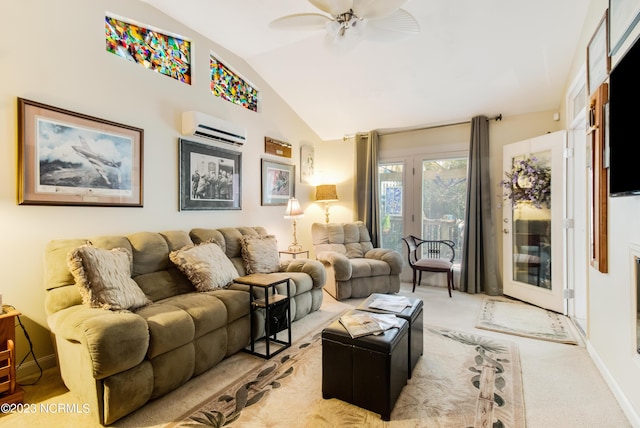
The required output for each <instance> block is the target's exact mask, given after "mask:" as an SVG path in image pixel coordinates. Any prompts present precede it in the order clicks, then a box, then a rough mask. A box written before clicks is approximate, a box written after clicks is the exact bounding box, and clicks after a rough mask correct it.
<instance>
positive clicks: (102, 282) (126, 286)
mask: <svg viewBox="0 0 640 428" xmlns="http://www.w3.org/2000/svg"><path fill="white" fill-rule="evenodd" d="M67 265H68V266H69V270H70V271H71V274H72V275H73V278H74V279H75V281H76V285H77V286H78V287H79V288H80V294H81V295H82V301H83V303H84V304H86V305H89V306H91V307H94V308H104V309H111V310H126V309H136V308H139V307H142V306H145V305H147V304H149V303H151V300H149V299H148V298H147V296H146V295H145V294H144V292H143V291H142V289H141V288H140V287H139V286H138V284H137V283H136V282H135V281H134V280H133V279H131V254H130V253H129V252H128V251H127V250H125V249H124V248H114V249H112V250H104V249H102V248H96V247H93V246H91V245H83V246H81V247H78V248H76V249H75V250H73V251H71V252H70V253H69V254H68V255H67Z"/></svg>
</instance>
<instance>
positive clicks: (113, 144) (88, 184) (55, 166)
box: [18, 98, 144, 207]
mask: <svg viewBox="0 0 640 428" xmlns="http://www.w3.org/2000/svg"><path fill="white" fill-rule="evenodd" d="M143 140H144V131H143V130H142V129H140V128H134V127H133V126H128V125H123V124H120V123H115V122H111V121H108V120H104V119H99V118H97V117H92V116H87V115H85V114H81V113H75V112H72V111H69V110H64V109H61V108H58V107H52V106H49V105H46V104H41V103H38V102H35V101H29V100H26V99H23V98H18V203H19V204H20V205H93V206H120V207H142V177H143V174H142V166H143V162H142V146H143Z"/></svg>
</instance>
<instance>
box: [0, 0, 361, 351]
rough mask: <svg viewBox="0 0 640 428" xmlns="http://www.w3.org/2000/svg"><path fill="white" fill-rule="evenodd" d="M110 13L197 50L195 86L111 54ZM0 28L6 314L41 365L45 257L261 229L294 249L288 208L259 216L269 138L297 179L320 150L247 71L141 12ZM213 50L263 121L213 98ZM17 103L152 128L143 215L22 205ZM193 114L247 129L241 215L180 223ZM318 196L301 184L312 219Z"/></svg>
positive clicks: (128, 7)
mask: <svg viewBox="0 0 640 428" xmlns="http://www.w3.org/2000/svg"><path fill="white" fill-rule="evenodd" d="M105 12H110V13H113V14H116V15H118V16H123V17H127V18H129V19H131V20H134V21H138V22H140V23H144V24H148V25H150V26H153V27H156V28H159V29H162V30H165V31H168V32H171V33H176V34H178V35H181V36H184V37H186V38H189V39H191V40H192V41H193V52H194V56H193V58H192V64H193V84H192V85H186V84H183V83H180V82H178V81H176V80H174V79H172V78H170V77H167V76H164V75H160V74H158V73H155V72H153V71H150V70H147V69H145V68H143V67H142V66H140V65H137V64H134V63H131V62H128V61H126V60H125V59H123V58H120V57H118V56H116V55H114V54H111V53H109V52H107V51H106V49H105V30H104V27H105V25H104V16H105ZM0 16H2V21H3V24H2V26H0V36H1V37H0V38H1V39H2V40H3V41H4V42H3V43H2V45H0V63H1V64H2V66H1V67H0V81H1V82H2V84H1V85H0V147H1V148H2V152H3V156H2V157H0V219H1V222H0V236H2V241H3V245H2V246H0V271H2V273H3V281H2V283H1V284H0V293H2V294H3V301H4V303H5V304H10V305H13V306H15V307H16V308H17V309H18V310H19V311H21V312H22V314H23V316H22V319H23V322H24V323H25V325H26V327H27V329H28V332H29V335H30V337H31V339H32V340H33V342H34V344H35V348H34V351H35V354H36V356H37V357H38V358H44V357H46V356H49V357H51V356H52V355H53V349H52V346H51V340H50V338H49V333H48V331H47V330H46V315H45V311H44V299H45V291H44V287H43V252H44V248H45V245H46V243H47V242H48V241H50V240H52V239H57V238H81V237H91V236H97V235H105V234H127V233H132V232H139V231H162V230H171V229H181V230H189V229H190V228H191V227H196V226H198V227H223V226H242V225H244V226H254V225H263V226H265V227H267V230H269V231H270V232H271V233H274V234H275V235H276V236H277V238H278V241H279V243H280V247H282V248H286V246H287V245H288V243H289V242H290V240H291V222H290V221H288V220H285V219H284V218H283V214H284V207H281V206H276V207H262V206H261V205H260V158H261V157H262V156H265V155H264V137H265V136H270V137H273V138H276V139H279V140H283V141H288V142H290V143H292V144H293V158H292V159H291V161H293V162H295V164H296V165H297V167H296V168H297V169H298V168H299V157H300V154H299V153H300V152H299V147H300V144H310V145H312V146H314V147H315V148H316V152H318V147H317V146H318V143H319V138H318V137H317V136H316V135H315V133H314V132H312V131H311V130H310V129H309V127H308V126H306V124H305V123H304V122H303V121H302V120H301V119H300V118H299V117H298V116H297V115H296V114H295V112H293V111H292V110H291V109H290V108H289V106H288V105H286V104H285V103H284V102H283V100H282V99H281V98H280V97H279V96H278V95H277V94H276V93H274V92H273V91H272V90H271V89H270V88H269V86H268V85H267V83H266V82H264V81H263V80H262V79H261V78H260V76H258V75H257V74H256V73H255V72H254V71H253V70H252V69H251V68H250V67H249V66H248V65H247V64H246V63H244V62H243V61H242V60H240V59H239V58H238V57H237V56H235V55H233V54H231V53H230V52H228V51H227V50H225V49H224V48H222V47H220V46H218V45H216V44H215V43H214V42H211V41H209V40H206V39H205V38H203V37H202V36H201V35H199V34H197V33H195V32H193V31H192V30H190V29H188V28H186V27H184V26H183V25H181V24H179V23H177V22H176V21H174V20H173V19H171V18H169V17H167V16H166V15H164V14H162V13H160V12H158V11H157V10H156V9H154V8H152V7H150V6H149V5H147V4H146V3H142V2H138V1H131V0H92V1H84V0H56V1H55V2H54V1H50V0H19V1H17V0H16V1H3V2H2V3H1V5H0ZM210 50H213V51H214V52H216V54H218V55H219V57H220V58H219V59H221V60H222V61H224V62H226V63H227V65H229V66H230V67H232V68H233V69H235V70H237V71H238V72H239V73H241V74H242V75H243V76H244V77H245V78H246V79H247V80H248V81H250V82H252V83H253V84H254V85H255V86H256V87H257V88H258V89H259V90H260V107H259V109H260V112H259V113H255V112H252V111H249V110H246V109H244V108H242V107H239V106H236V105H234V104H231V103H229V102H227V101H224V100H221V99H219V98H216V97H215V96H214V95H212V94H211V93H210V90H209V87H208V85H209V71H208V67H209V62H208V55H209V51H210ZM17 97H22V98H26V99H30V100H34V101H38V102H41V103H44V104H49V105H52V106H56V107H60V108H64V109H67V110H71V111H75V112H79V113H83V114H87V115H91V116H96V117H99V118H103V119H107V120H110V121H114V122H118V123H123V124H127V125H131V126H135V127H139V128H143V129H144V132H145V134H144V138H145V140H144V207H143V208H114V207H110V208H99V207H62V206H19V205H17V197H16V193H17V190H16V189H17V174H18V170H17V101H16V99H17ZM185 110H198V111H202V112H205V113H207V114H210V115H213V116H218V117H221V118H223V119H225V120H228V121H231V122H234V123H237V124H240V125H242V126H244V127H246V128H247V130H248V142H247V143H246V144H245V146H244V147H243V148H242V149H240V150H241V152H242V168H243V174H242V211H206V212H195V211H186V212H179V210H178V159H177V154H178V138H179V137H180V133H179V130H180V124H181V121H180V115H181V112H182V111H185ZM226 148H230V146H226ZM275 159H279V160H285V159H283V158H275ZM285 161H288V160H285ZM349 168H350V167H349ZM296 177H299V171H298V170H296ZM312 193H313V192H312V187H311V186H310V185H304V184H301V183H300V181H299V179H298V178H296V194H297V196H298V198H299V199H300V202H301V205H302V207H303V209H305V208H308V207H309V206H310V205H312V204H311V203H310V196H311V195H312ZM315 214H317V217H314V215H315ZM312 221H323V216H322V214H321V213H315V212H314V211H313V210H311V211H310V212H309V213H307V215H306V216H305V217H304V218H303V219H302V221H301V222H300V225H299V229H298V230H299V233H298V238H299V241H300V242H301V243H302V244H303V245H304V246H305V247H307V248H309V247H310V246H311V243H310V240H311V238H310V233H309V226H308V225H309V224H310V223H311V222H312ZM17 336H18V344H17V346H18V360H21V359H22V356H23V355H24V354H26V352H27V349H28V345H27V344H26V343H25V341H24V339H23V335H22V333H21V332H18V333H17ZM48 361H49V362H52V361H53V358H49V359H48Z"/></svg>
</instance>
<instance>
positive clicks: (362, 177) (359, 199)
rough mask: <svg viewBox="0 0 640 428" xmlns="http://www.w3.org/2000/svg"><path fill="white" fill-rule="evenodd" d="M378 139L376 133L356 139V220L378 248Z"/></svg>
mask: <svg viewBox="0 0 640 428" xmlns="http://www.w3.org/2000/svg"><path fill="white" fill-rule="evenodd" d="M378 139H379V134H378V133H377V132H375V131H371V132H368V133H358V134H356V138H355V163H356V165H355V169H356V174H355V183H354V186H353V188H354V190H355V195H354V198H353V200H354V201H355V215H356V218H355V220H361V221H363V222H364V224H365V225H366V226H367V229H369V232H370V233H371V243H372V244H373V246H374V247H377V246H378V243H379V242H378V238H379V236H380V221H379V220H380V219H379V210H378V200H379V196H378V193H379V191H378Z"/></svg>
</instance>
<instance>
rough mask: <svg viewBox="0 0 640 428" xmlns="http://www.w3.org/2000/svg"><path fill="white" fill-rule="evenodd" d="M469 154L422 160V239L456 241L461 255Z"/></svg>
mask: <svg viewBox="0 0 640 428" xmlns="http://www.w3.org/2000/svg"><path fill="white" fill-rule="evenodd" d="M466 193H467V158H460V159H443V160H426V161H423V162H422V236H421V237H422V239H427V240H441V239H446V240H450V241H453V244H454V249H455V253H456V254H455V255H456V257H455V260H454V261H458V262H459V261H460V257H461V255H462V236H463V234H464V211H465V204H466V199H467V198H466Z"/></svg>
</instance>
